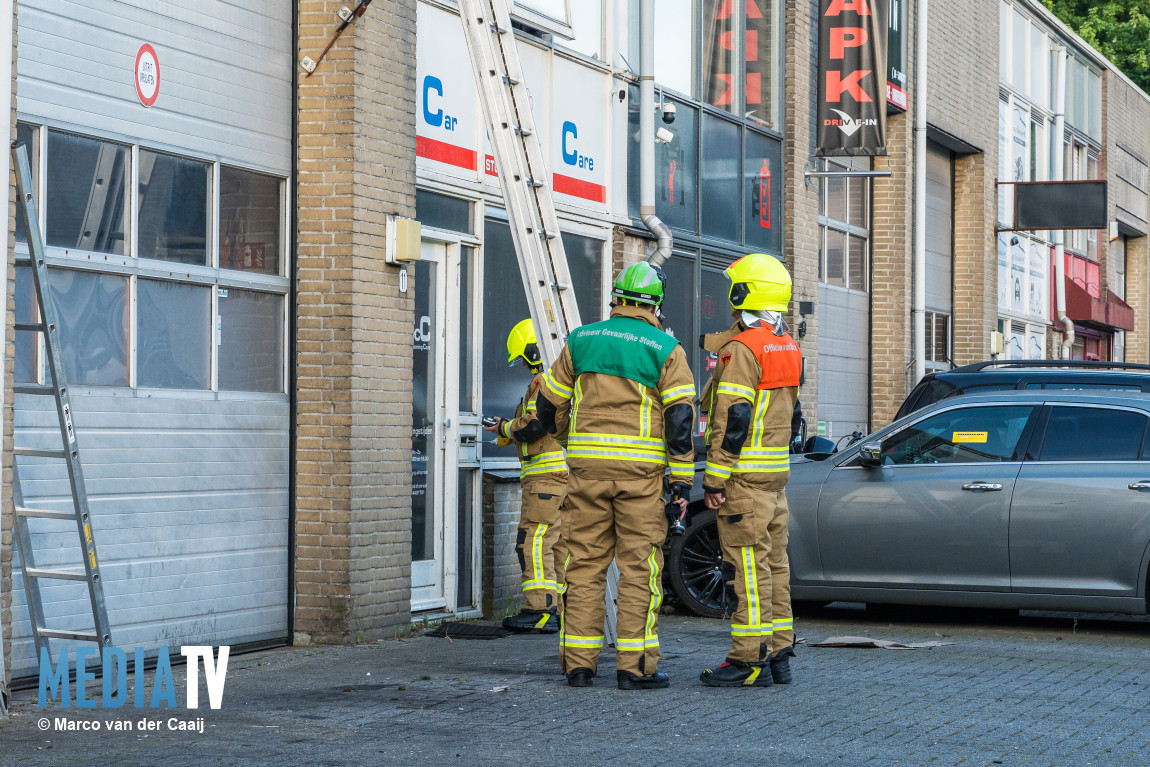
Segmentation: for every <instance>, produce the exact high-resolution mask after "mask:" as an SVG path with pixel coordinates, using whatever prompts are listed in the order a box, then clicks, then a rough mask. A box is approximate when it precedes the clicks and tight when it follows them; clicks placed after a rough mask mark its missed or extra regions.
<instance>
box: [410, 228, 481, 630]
mask: <svg viewBox="0 0 1150 767" xmlns="http://www.w3.org/2000/svg"><path fill="white" fill-rule="evenodd" d="M468 255H469V254H468V253H467V252H466V251H464V250H463V249H462V248H461V247H460V245H459V243H458V242H452V241H450V240H443V241H440V240H435V239H424V241H423V243H422V248H421V251H420V260H419V261H418V262H416V263H415V264H413V265H412V266H411V267H408V268H409V270H410V272H414V273H413V275H412V280H411V287H410V289H411V290H414V292H415V316H414V320H415V322H414V328H413V342H414V343H413V352H412V355H413V359H412V368H413V376H412V432H411V474H412V480H411V609H412V611H413V612H419V611H426V610H444V611H447V612H454V611H455V610H457V609H459V608H464V609H466V608H469V607H472V606H473V605H475V604H477V600H478V582H479V579H478V577H477V573H478V570H477V568H478V563H479V556H478V551H479V549H478V546H479V536H478V535H477V531H478V530H479V527H478V524H479V514H478V503H479V500H480V493H479V492H478V489H479V488H478V487H477V484H476V483H477V482H478V480H479V472H478V466H479V457H478V453H477V445H478V441H479V440H478V435H479V416H478V414H476V413H474V412H472V411H473V410H474V407H473V404H472V403H474V402H475V401H476V400H477V399H478V397H477V394H476V393H475V392H474V391H473V383H472V382H474V381H475V380H477V379H476V376H475V374H474V373H475V370H474V367H475V365H474V360H475V355H474V353H473V352H472V350H473V349H474V348H475V347H474V343H473V341H474V339H473V338H472V337H471V332H472V328H473V327H474V323H473V322H472V321H471V320H472V316H471V315H472V307H473V304H474V302H473V301H472V300H471V295H470V291H469V286H470V285H472V284H474V283H473V281H472V280H470V279H468V277H469V276H470V272H471V269H472V266H473V265H472V264H471V263H470V259H469V258H468ZM461 261H465V262H466V263H465V264H464V267H465V268H463V269H461ZM410 272H409V273H410Z"/></svg>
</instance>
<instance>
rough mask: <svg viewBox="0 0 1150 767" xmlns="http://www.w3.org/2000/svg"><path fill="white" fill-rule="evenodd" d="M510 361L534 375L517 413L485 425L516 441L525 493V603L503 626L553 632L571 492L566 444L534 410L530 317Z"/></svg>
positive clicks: (538, 369)
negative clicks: (565, 506) (563, 508)
mask: <svg viewBox="0 0 1150 767" xmlns="http://www.w3.org/2000/svg"><path fill="white" fill-rule="evenodd" d="M507 362H508V363H510V364H511V365H512V366H514V365H516V364H519V363H522V364H523V365H524V366H525V367H526V368H527V369H529V370H530V371H531V372H532V373H533V374H534V375H533V376H532V378H531V383H530V384H528V385H527V393H526V394H525V395H524V396H523V401H522V402H520V403H519V407H517V408H516V409H515V418H514V419H512V420H510V421H509V420H507V419H504V418H500V419H498V420H497V422H496V423H495V424H494V425H491V426H485V427H484V428H485V429H486V430H487V431H489V432H492V433H494V434H495V435H496V436H497V437H498V438H499V442H500V444H503V445H509V444H512V443H514V444H515V446H516V453H518V455H519V464H520V468H519V479H520V483H521V492H522V493H523V501H522V504H521V510H520V512H519V531H518V533H517V535H516V538H515V553H516V554H518V556H519V568H520V570H521V571H522V573H523V608H522V609H521V610H520V611H519V613H518V614H517V615H513V616H511V617H509V618H506V619H504V621H503V626H504V627H505V628H508V629H511V630H512V631H522V632H527V631H538V632H542V633H546V634H554V633H556V632H558V631H559V611H560V604H561V601H560V600H561V598H562V594H563V591H564V590H565V586H564V579H563V570H564V568H565V566H566V561H567V547H566V546H565V545H564V543H563V534H562V525H561V524H560V520H559V507H560V505H562V503H563V499H564V497H565V496H566V495H567V464H566V463H564V460H563V448H561V447H560V446H559V444H558V443H557V442H556V441H555V439H554V438H553V437H552V436H551V435H550V434H548V433H547V432H546V431H545V430H544V428H543V424H541V423H540V422H539V417H538V415H537V414H536V410H535V402H536V397H537V395H538V394H539V386H540V383H541V381H542V378H541V374H542V373H543V360H542V358H541V357H540V355H539V341H538V338H537V337H536V335H535V326H534V324H532V322H531V320H530V319H526V320H523V321H522V322H520V323H519V324H517V325H516V326H515V327H514V328H512V329H511V333H510V334H508V336H507Z"/></svg>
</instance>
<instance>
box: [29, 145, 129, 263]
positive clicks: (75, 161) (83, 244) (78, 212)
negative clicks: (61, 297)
mask: <svg viewBox="0 0 1150 767" xmlns="http://www.w3.org/2000/svg"><path fill="white" fill-rule="evenodd" d="M127 174H128V148H127V147H124V146H120V145H118V144H110V143H108V142H106V141H97V140H95V139H90V138H82V137H80V136H73V135H71V134H68V133H57V132H56V131H48V174H47V176H48V178H47V192H48V199H47V204H46V207H47V209H48V210H47V214H46V218H47V221H46V224H47V229H46V231H47V237H46V238H45V239H46V241H47V244H48V245H53V246H57V247H61V248H78V249H80V250H89V251H93V252H96V253H111V254H113V255H117V256H122V255H124V254H125V252H126V251H125V239H126V235H125V232H126V231H127V224H128V214H127V210H126V209H125V206H124V185H125V179H126V177H127Z"/></svg>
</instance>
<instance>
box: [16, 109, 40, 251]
mask: <svg viewBox="0 0 1150 767" xmlns="http://www.w3.org/2000/svg"><path fill="white" fill-rule="evenodd" d="M16 143H17V144H23V145H24V146H26V147H27V148H28V163H29V164H30V165H31V166H32V193H33V194H36V193H37V192H38V191H39V189H40V183H39V179H38V178H37V177H36V174H37V173H38V172H39V169H40V149H39V147H38V146H37V144H36V128H35V127H34V126H32V125H29V124H28V123H16ZM12 171H13V173H16V172H18V171H17V170H16V166H15V164H13V165H12ZM36 204H37V205H39V204H40V201H39V200H38V199H37V200H36ZM39 212H40V213H41V215H43V211H39ZM27 241H28V234H27V232H25V231H24V217H23V216H21V215H20V211H19V210H17V211H16V242H27Z"/></svg>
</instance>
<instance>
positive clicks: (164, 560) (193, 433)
mask: <svg viewBox="0 0 1150 767" xmlns="http://www.w3.org/2000/svg"><path fill="white" fill-rule="evenodd" d="M291 19H292V6H291V3H290V2H288V0H253V1H252V2H248V3H232V2H223V1H222V0H178V1H175V2H164V3H155V2H148V1H146V0H69V1H68V2H64V3H59V2H51V1H50V0H27V1H26V2H21V3H20V14H19V50H18V66H19V80H18V90H17V93H18V96H17V111H18V114H19V119H20V120H21V136H22V138H24V139H25V140H28V141H30V142H31V143H32V144H33V146H34V147H35V151H36V153H37V154H38V156H40V158H41V163H40V168H41V172H40V180H39V185H40V186H41V191H40V194H41V204H42V205H43V206H44V207H43V208H42V209H44V210H45V213H46V218H47V224H46V231H47V239H48V245H49V249H48V256H49V262H50V264H52V265H53V267H54V268H53V269H52V273H53V275H54V277H55V281H54V282H53V286H54V290H56V291H57V307H58V308H57V310H58V312H59V313H60V315H61V317H62V320H61V326H62V333H64V334H65V338H64V339H63V342H64V345H65V350H64V357H65V359H66V362H67V364H69V365H70V366H71V369H70V370H69V375H70V376H74V378H72V380H71V381H70V383H71V384H72V402H73V407H74V415H75V423H76V425H77V432H78V437H79V440H80V445H81V450H82V458H83V460H84V463H85V471H86V474H87V479H88V491H89V494H90V498H91V504H92V509H93V516H92V519H93V528H94V531H95V535H96V538H97V544H98V546H99V548H100V551H101V555H102V559H103V573H104V580H105V582H104V589H105V594H106V597H107V603H108V609H109V618H110V621H111V624H112V628H113V639H114V641H115V644H116V645H118V646H120V647H126V648H130V647H146V648H149V649H155V648H158V647H179V646H181V645H188V644H212V645H221V644H231V645H235V644H241V643H246V642H257V641H267V640H278V639H283V638H286V636H287V631H288V614H289V608H290V605H289V595H288V584H289V562H288V549H289V545H288V544H289V536H290V532H291V531H290V530H289V511H288V508H289V503H288V477H289V474H288V472H289V470H290V467H289V465H288V446H289V434H290V404H289V397H288V393H287V389H286V386H287V380H288V378H287V365H288V362H289V361H288V359H287V355H286V348H287V340H288V334H287V313H288V306H289V305H290V301H291V296H290V288H289V286H290V282H289V279H288V275H289V274H290V271H289V264H288V253H289V251H288V247H287V244H286V243H287V240H288V236H287V234H288V233H287V226H286V222H287V220H288V216H287V211H288V210H290V206H291V205H292V204H293V202H292V198H291V194H290V190H289V186H290V184H289V183H288V177H289V176H290V169H291V154H292V142H291V115H292V92H291V75H292V68H293V55H294V42H293V39H292V29H291ZM145 43H146V44H148V45H150V46H151V47H152V49H153V50H154V51H155V54H156V58H157V59H158V61H159V93H158V97H157V98H156V101H155V103H154V104H153V105H152V106H150V107H147V106H144V104H142V103H141V100H140V98H139V97H138V96H137V92H136V88H135V74H134V73H135V66H136V58H137V53H138V52H139V51H140V50H141V48H142V46H143V45H144V44H145ZM44 157H46V158H47V159H46V161H45V160H44ZM45 185H46V191H45V189H44V187H45ZM77 201H79V204H78V205H77V204H76V203H77ZM95 203H98V205H96V204H95ZM85 206H86V207H85ZM93 209H98V210H100V211H102V213H101V215H99V216H92V215H91V211H92V210H93ZM77 211H78V212H77ZM189 211H190V212H189ZM69 238H71V239H69ZM20 247H21V246H19V245H18V249H19V248H20ZM173 261H175V262H178V268H173V264H172V263H171V262H173ZM20 279H21V277H20V275H19V274H18V275H17V281H18V285H17V288H18V291H19V289H20ZM23 279H24V280H26V279H27V275H25V276H24V278H23ZM20 300H21V299H20V298H19V297H18V299H17V303H18V306H19V303H20ZM67 328H72V330H73V332H71V333H67V332H66V329H67ZM17 357H18V362H17V375H18V377H19V376H20V375H21V374H22V375H23V376H24V377H25V379H26V378H27V377H28V376H33V377H34V376H35V375H37V374H36V373H35V369H36V367H37V366H36V363H35V347H34V343H32V342H29V341H28V340H27V339H23V340H22V339H21V338H19V337H18V338H17ZM21 365H23V368H22V367H21ZM15 404H16V434H17V441H18V442H20V443H24V444H32V445H39V444H43V445H48V444H50V442H51V437H52V429H53V428H54V427H53V426H52V424H53V423H54V416H53V415H52V413H50V412H49V410H48V408H47V407H46V404H48V405H50V403H44V402H38V401H35V400H34V399H31V398H27V397H25V396H23V395H21V396H18V397H17V398H16V403H15ZM21 466H22V467H25V468H22V476H23V478H24V482H23V487H24V490H25V496H26V499H27V500H28V501H29V505H41V506H48V507H51V506H62V505H64V504H66V503H67V498H68V489H67V484H66V482H65V481H64V473H63V470H62V467H60V466H56V465H52V464H51V463H50V462H46V461H39V460H36V459H33V460H32V461H30V462H29V463H27V464H25V463H24V460H23V459H21ZM38 521H39V520H38ZM40 522H43V524H41V525H39V526H37V527H34V528H33V529H34V531H35V532H34V539H35V541H34V543H35V547H36V550H37V552H38V554H39V555H40V560H39V562H38V564H45V565H53V564H64V563H66V562H68V561H73V562H75V561H76V560H75V557H76V552H77V549H76V546H75V542H76V541H75V531H74V530H72V531H70V532H65V531H61V528H60V527H59V526H58V524H57V526H55V527H53V526H52V525H51V523H49V522H47V521H40ZM17 561H18V560H17ZM43 593H44V599H45V609H46V612H47V614H48V620H49V622H50V623H51V624H53V625H56V626H61V627H81V626H87V625H88V621H90V614H89V612H88V606H87V601H86V598H85V594H84V590H83V587H80V588H75V584H52V585H50V586H49V587H48V588H46V589H44V592H43ZM11 615H12V619H13V636H12V647H11V650H12V673H13V675H14V676H16V677H19V676H24V675H28V674H31V673H34V671H35V668H36V661H37V659H36V658H35V657H34V651H33V648H32V642H31V638H30V626H29V622H28V613H27V609H26V602H25V595H24V590H23V583H22V581H21V578H20V575H19V567H18V565H17V566H14V567H13V602H12V613H11Z"/></svg>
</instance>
